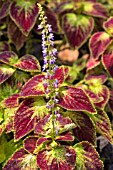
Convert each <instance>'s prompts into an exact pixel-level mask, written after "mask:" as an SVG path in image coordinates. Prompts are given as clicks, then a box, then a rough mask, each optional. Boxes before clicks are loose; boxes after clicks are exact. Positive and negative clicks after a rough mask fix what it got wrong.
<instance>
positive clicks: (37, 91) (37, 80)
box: [20, 74, 45, 98]
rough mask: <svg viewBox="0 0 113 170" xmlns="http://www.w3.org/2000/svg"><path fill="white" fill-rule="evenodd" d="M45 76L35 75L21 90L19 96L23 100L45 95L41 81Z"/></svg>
mask: <svg viewBox="0 0 113 170" xmlns="http://www.w3.org/2000/svg"><path fill="white" fill-rule="evenodd" d="M44 78H45V76H44V75H43V74H40V75H36V76H34V77H32V78H31V79H30V80H29V81H28V82H27V83H26V84H25V85H24V87H23V88H22V91H21V93H20V96H21V97H23V98H25V97H29V96H41V95H44V94H45V90H44V86H43V79H44Z"/></svg>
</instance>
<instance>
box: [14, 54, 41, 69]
mask: <svg viewBox="0 0 113 170" xmlns="http://www.w3.org/2000/svg"><path fill="white" fill-rule="evenodd" d="M14 67H17V68H18V69H21V70H24V71H30V72H40V71H41V68H40V64H39V62H38V60H37V59H36V57H34V56H33V55H30V54H26V55H24V56H22V57H21V58H20V59H19V60H18V61H17V62H16V63H15V64H14Z"/></svg>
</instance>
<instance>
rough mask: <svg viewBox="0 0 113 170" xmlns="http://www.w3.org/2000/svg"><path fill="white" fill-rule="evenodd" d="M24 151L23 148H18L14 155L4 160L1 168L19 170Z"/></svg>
mask: <svg viewBox="0 0 113 170" xmlns="http://www.w3.org/2000/svg"><path fill="white" fill-rule="evenodd" d="M25 155H26V152H25V151H24V149H23V148H22V149H19V150H18V151H16V152H15V153H14V155H13V156H12V157H11V158H10V159H9V160H8V162H6V164H5V166H4V168H3V170H8V169H10V170H20V166H21V164H20V163H21V162H22V160H23V159H24V157H25Z"/></svg>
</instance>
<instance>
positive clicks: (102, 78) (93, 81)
mask: <svg viewBox="0 0 113 170" xmlns="http://www.w3.org/2000/svg"><path fill="white" fill-rule="evenodd" d="M106 80H107V76H106V74H99V75H96V76H95V75H90V74H88V75H86V76H85V82H86V83H87V84H89V85H91V86H99V85H101V84H104V83H105V82H106Z"/></svg>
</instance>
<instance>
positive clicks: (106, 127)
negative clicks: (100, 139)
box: [91, 110, 113, 143]
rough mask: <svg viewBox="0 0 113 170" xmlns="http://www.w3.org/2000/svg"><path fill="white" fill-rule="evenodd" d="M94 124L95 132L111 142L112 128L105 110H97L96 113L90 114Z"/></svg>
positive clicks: (112, 140)
mask: <svg viewBox="0 0 113 170" xmlns="http://www.w3.org/2000/svg"><path fill="white" fill-rule="evenodd" d="M91 118H92V120H93V121H94V123H95V125H96V129H97V132H98V133H100V134H101V135H103V136H104V137H105V138H107V139H108V141H109V142H111V143H112V142H113V139H112V130H111V124H110V120H109V118H108V116H107V113H106V112H105V111H102V110H99V111H98V113H97V114H96V115H92V116H91Z"/></svg>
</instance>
